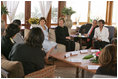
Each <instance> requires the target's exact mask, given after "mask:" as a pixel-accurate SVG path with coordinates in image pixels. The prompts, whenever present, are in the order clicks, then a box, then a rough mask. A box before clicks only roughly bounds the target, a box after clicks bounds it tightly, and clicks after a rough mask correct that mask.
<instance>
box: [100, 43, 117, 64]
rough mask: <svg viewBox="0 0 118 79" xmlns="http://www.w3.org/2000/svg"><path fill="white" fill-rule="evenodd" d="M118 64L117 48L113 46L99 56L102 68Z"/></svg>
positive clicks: (106, 47)
mask: <svg viewBox="0 0 118 79" xmlns="http://www.w3.org/2000/svg"><path fill="white" fill-rule="evenodd" d="M116 63H117V47H116V46H115V45H113V44H109V45H107V46H105V47H104V48H103V50H102V52H101V53H100V56H99V64H100V65H101V66H112V65H113V64H116Z"/></svg>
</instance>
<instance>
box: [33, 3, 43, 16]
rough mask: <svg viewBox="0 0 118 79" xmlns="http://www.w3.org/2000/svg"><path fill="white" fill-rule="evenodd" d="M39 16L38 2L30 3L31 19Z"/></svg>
mask: <svg viewBox="0 0 118 79" xmlns="http://www.w3.org/2000/svg"><path fill="white" fill-rule="evenodd" d="M41 16H42V14H41V10H40V4H39V1H31V17H35V18H36V17H37V18H40V17H41Z"/></svg>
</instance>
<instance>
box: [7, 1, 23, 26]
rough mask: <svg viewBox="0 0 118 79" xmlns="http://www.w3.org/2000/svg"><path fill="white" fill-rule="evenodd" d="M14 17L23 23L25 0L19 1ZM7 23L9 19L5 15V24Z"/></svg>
mask: <svg viewBox="0 0 118 79" xmlns="http://www.w3.org/2000/svg"><path fill="white" fill-rule="evenodd" d="M14 19H20V20H21V23H22V24H24V23H25V1H19V4H18V8H17V10H16V14H15V17H14ZM9 23H10V21H9V18H8V16H7V24H9Z"/></svg>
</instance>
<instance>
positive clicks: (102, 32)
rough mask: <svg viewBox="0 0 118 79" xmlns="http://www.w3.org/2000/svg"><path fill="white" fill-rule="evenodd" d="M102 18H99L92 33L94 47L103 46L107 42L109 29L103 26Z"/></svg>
mask: <svg viewBox="0 0 118 79" xmlns="http://www.w3.org/2000/svg"><path fill="white" fill-rule="evenodd" d="M104 24H105V22H104V20H99V27H97V28H96V29H95V34H94V39H95V41H94V48H96V49H100V48H104V47H105V45H107V44H109V39H108V38H109V31H108V28H106V27H104Z"/></svg>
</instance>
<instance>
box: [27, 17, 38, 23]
mask: <svg viewBox="0 0 118 79" xmlns="http://www.w3.org/2000/svg"><path fill="white" fill-rule="evenodd" d="M28 22H29V23H30V24H39V19H38V18H30V19H29V20H28Z"/></svg>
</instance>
